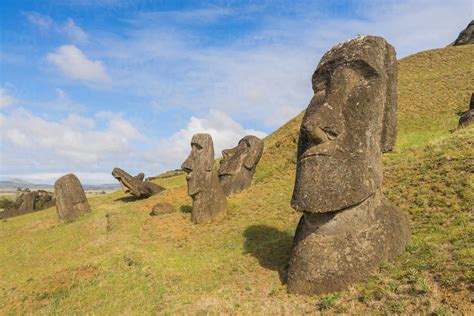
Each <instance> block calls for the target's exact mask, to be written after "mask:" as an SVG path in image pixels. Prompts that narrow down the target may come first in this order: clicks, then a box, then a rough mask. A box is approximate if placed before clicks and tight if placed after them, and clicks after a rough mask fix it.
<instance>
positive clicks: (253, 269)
mask: <svg viewBox="0 0 474 316" xmlns="http://www.w3.org/2000/svg"><path fill="white" fill-rule="evenodd" d="M472 60H474V45H465V46H454V47H448V48H445V49H435V50H430V51H425V52H420V53H418V54H414V55H411V56H408V57H406V58H403V59H401V60H400V61H399V74H398V75H399V76H398V100H399V110H398V118H399V125H398V138H397V145H396V149H395V151H394V152H392V153H388V154H385V155H384V192H385V194H386V196H387V197H388V198H389V199H390V200H392V201H393V202H394V203H396V204H397V205H398V206H399V207H400V208H401V209H402V210H403V211H404V212H405V213H406V214H407V216H408V217H409V219H410V225H411V228H412V241H411V242H410V244H409V245H408V246H407V247H406V250H407V251H406V252H405V253H404V254H402V255H401V256H400V257H399V258H397V259H396V260H394V261H392V262H390V263H386V264H383V265H382V266H381V267H380V269H379V270H378V271H375V272H374V273H373V274H372V276H371V277H370V278H369V280H367V281H366V282H362V283H359V284H355V285H354V286H352V287H350V288H349V289H348V290H346V291H341V292H339V293H333V294H330V295H324V296H311V297H305V296H297V295H288V294H287V292H286V286H285V285H283V284H282V275H283V271H284V269H285V265H286V264H287V263H288V259H289V256H290V252H291V247H292V238H293V235H294V231H295V228H296V225H297V223H298V220H299V218H300V216H301V214H299V213H297V212H295V211H294V210H292V208H291V207H290V200H291V194H292V190H293V184H294V177H295V167H296V146H297V145H296V144H297V139H298V134H299V125H300V123H301V118H302V114H300V115H298V116H297V117H295V118H293V119H291V120H290V121H288V122H287V123H286V124H285V125H283V126H282V127H280V128H279V129H278V130H276V131H275V132H273V133H272V134H271V135H269V136H268V137H266V138H265V139H264V142H265V150H264V153H263V156H262V158H261V161H260V164H259V165H258V167H257V170H256V173H255V176H254V180H253V183H252V186H251V187H250V188H248V189H247V190H245V191H244V192H242V193H240V194H236V195H233V196H231V197H229V199H228V214H227V215H226V216H225V218H223V219H222V220H220V221H218V222H216V223H212V224H209V225H193V224H192V223H191V220H190V214H189V213H190V209H191V203H192V201H191V199H190V198H189V197H188V196H187V188H186V182H185V176H184V175H183V174H182V173H179V172H176V173H169V174H167V175H166V177H158V178H156V179H154V180H153V182H156V183H158V184H160V185H162V186H164V187H166V188H167V190H166V191H164V192H162V193H160V194H158V195H155V196H152V197H150V198H148V199H141V200H137V199H134V198H130V197H129V196H127V195H126V194H125V193H123V192H122V191H117V192H114V193H112V194H108V195H104V196H97V197H92V198H90V199H89V203H90V204H91V207H92V212H91V214H90V215H87V216H85V217H83V218H81V219H80V220H78V221H77V222H74V223H69V224H59V223H58V222H57V219H56V214H55V211H54V210H53V209H51V210H46V211H42V212H37V213H33V214H28V215H24V216H19V217H17V218H12V219H9V220H8V221H7V222H0V244H2V246H3V247H4V248H3V249H2V248H0V266H1V267H2V269H0V314H18V313H25V314H28V313H36V314H100V315H102V314H106V315H110V314H130V313H134V314H160V315H161V314H164V315H166V314H170V315H174V314H192V315H196V314H198V315H207V314H242V315H247V314H257V315H260V314H261V315H273V314H277V315H280V314H294V315H299V314H319V313H320V312H321V311H322V312H323V313H324V314H326V313H327V314H376V315H378V314H389V315H392V314H406V315H411V314H415V315H418V314H421V315H450V314H455V315H457V314H465V315H473V314H474V310H473V305H472V303H471V301H470V297H471V296H472V285H473V284H474V274H473V273H472V271H473V266H472V262H474V246H473V239H472V236H474V225H473V215H472V205H473V204H474V202H473V201H474V196H473V192H474V189H473V176H472V175H473V174H474V165H473V164H472V157H473V156H474V146H473V139H474V127H473V126H471V127H468V128H466V129H463V130H458V131H454V130H455V128H456V126H457V119H458V117H457V114H456V113H457V112H459V111H462V110H465V109H467V107H468V102H469V97H470V95H471V92H472V90H473V88H474V67H472ZM316 62H317V61H316V60H315V63H316ZM309 80H310V78H308V81H309ZM308 86H309V85H308ZM308 102H309V100H308ZM453 131H454V132H453ZM156 203H170V204H172V205H173V206H174V207H175V208H176V212H175V213H172V214H167V215H164V216H161V217H155V216H154V217H151V216H149V213H150V210H151V208H152V207H153V205H155V204H156ZM45 263H47V264H45Z"/></svg>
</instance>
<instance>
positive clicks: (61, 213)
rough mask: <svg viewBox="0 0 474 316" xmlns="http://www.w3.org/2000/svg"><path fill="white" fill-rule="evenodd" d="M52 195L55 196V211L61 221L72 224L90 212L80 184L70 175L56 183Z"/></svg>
mask: <svg viewBox="0 0 474 316" xmlns="http://www.w3.org/2000/svg"><path fill="white" fill-rule="evenodd" d="M54 195H55V196H56V211H57V213H58V218H59V220H61V221H65V222H72V221H74V220H76V218H78V217H79V216H81V215H83V214H86V213H89V212H90V211H91V208H90V206H89V203H88V202H87V198H86V194H85V193H84V189H83V188H82V185H81V182H80V181H79V179H78V178H77V177H76V176H75V175H74V174H72V173H70V174H67V175H65V176H62V177H61V178H59V179H58V180H57V181H56V183H55V184H54Z"/></svg>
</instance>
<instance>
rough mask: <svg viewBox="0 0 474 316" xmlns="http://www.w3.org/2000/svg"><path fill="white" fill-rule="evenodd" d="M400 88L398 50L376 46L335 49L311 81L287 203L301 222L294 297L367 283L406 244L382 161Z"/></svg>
mask: <svg viewBox="0 0 474 316" xmlns="http://www.w3.org/2000/svg"><path fill="white" fill-rule="evenodd" d="M396 79H397V60H396V57H395V50H394V48H393V47H392V46H391V45H390V44H388V43H387V42H386V41H385V40H384V39H383V38H381V37H375V36H360V37H357V38H354V39H352V40H349V41H346V42H344V43H341V44H338V45H336V46H335V47H333V48H332V49H331V50H329V51H328V52H327V53H326V54H325V55H324V56H323V57H322V59H321V61H320V63H319V65H318V67H317V69H316V71H315V73H314V75H313V78H312V85H313V91H314V95H313V98H312V100H311V102H310V104H309V106H308V108H307V109H306V112H305V115H304V118H303V121H302V123H301V129H300V138H299V143H298V152H297V171H296V180H295V186H294V191H293V197H292V201H291V205H292V207H293V208H294V209H295V210H297V211H300V212H303V216H302V217H301V219H300V222H299V224H298V227H297V229H296V233H295V237H294V242H293V250H292V255H291V259H290V263H289V268H288V290H289V292H290V293H300V294H321V293H328V292H333V291H339V290H342V289H344V288H346V287H347V286H348V285H350V284H352V283H354V282H357V281H361V280H364V279H365V278H366V277H367V276H368V274H369V273H370V271H371V270H373V269H374V268H376V267H377V266H378V265H379V264H380V263H381V262H382V261H383V260H386V259H390V258H393V257H395V256H396V255H398V254H400V253H401V252H402V251H403V250H404V247H405V245H406V243H407V242H408V240H409V238H410V228H409V225H408V220H407V218H406V216H405V215H404V214H403V213H402V212H401V210H400V209H398V208H397V207H396V206H394V205H393V204H392V203H391V202H390V201H388V200H387V199H386V198H385V197H384V196H383V193H382V152H387V151H391V150H392V149H393V146H394V143H395V139H396V106H397V100H396V91H397V90H396Z"/></svg>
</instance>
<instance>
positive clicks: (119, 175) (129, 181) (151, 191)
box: [112, 168, 165, 198]
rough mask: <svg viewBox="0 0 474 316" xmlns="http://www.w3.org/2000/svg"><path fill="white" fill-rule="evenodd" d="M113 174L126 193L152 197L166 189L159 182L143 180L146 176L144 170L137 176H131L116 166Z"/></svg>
mask: <svg viewBox="0 0 474 316" xmlns="http://www.w3.org/2000/svg"><path fill="white" fill-rule="evenodd" d="M112 176H113V177H114V178H115V179H117V180H118V181H119V182H120V186H121V187H122V190H123V191H124V192H125V193H130V194H132V195H134V196H136V197H140V198H145V197H150V196H152V195H155V194H157V193H160V192H161V191H164V190H165V188H163V187H162V186H159V185H158V184H155V183H152V182H147V181H143V179H144V178H145V174H144V173H143V172H140V173H139V174H137V175H136V176H131V175H130V174H128V173H127V172H125V171H123V170H122V169H120V168H114V169H113V170H112Z"/></svg>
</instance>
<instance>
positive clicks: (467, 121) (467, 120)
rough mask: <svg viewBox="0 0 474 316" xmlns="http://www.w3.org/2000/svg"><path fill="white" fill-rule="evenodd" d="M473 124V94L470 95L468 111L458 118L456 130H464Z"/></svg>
mask: <svg viewBox="0 0 474 316" xmlns="http://www.w3.org/2000/svg"><path fill="white" fill-rule="evenodd" d="M472 123H474V93H472V94H471V101H470V102H469V110H467V111H466V112H463V113H461V115H460V116H459V125H458V128H464V127H466V126H469V125H471V124H472Z"/></svg>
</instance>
